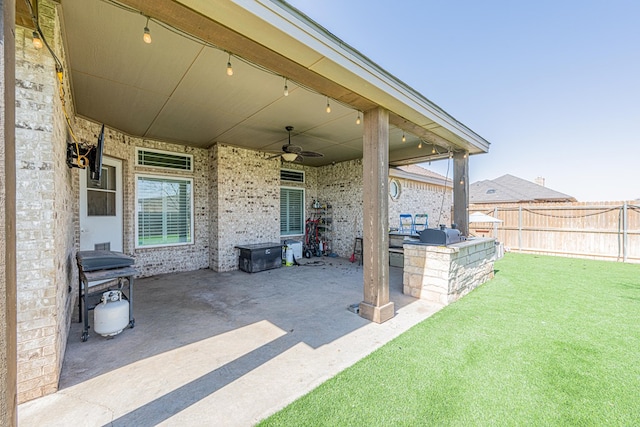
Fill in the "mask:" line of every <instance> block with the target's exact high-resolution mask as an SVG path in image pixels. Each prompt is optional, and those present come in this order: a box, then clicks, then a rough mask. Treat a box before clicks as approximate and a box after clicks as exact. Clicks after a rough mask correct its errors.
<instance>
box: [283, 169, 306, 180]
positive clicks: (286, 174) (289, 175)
mask: <svg viewBox="0 0 640 427" xmlns="http://www.w3.org/2000/svg"><path fill="white" fill-rule="evenodd" d="M280 180H282V181H289V182H300V183H304V172H303V171H296V170H291V169H280Z"/></svg>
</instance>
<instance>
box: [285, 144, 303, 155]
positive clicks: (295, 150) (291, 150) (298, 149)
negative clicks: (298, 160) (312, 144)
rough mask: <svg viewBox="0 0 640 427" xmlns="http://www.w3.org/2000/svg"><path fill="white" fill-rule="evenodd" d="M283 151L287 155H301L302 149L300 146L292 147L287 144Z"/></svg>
mask: <svg viewBox="0 0 640 427" xmlns="http://www.w3.org/2000/svg"><path fill="white" fill-rule="evenodd" d="M282 151H284V152H285V153H296V154H298V153H300V152H301V151H302V147H300V146H298V145H291V144H286V145H283V146H282Z"/></svg>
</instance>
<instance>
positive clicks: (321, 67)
mask: <svg viewBox="0 0 640 427" xmlns="http://www.w3.org/2000/svg"><path fill="white" fill-rule="evenodd" d="M176 1H178V2H179V3H182V4H184V5H185V6H187V7H189V8H191V9H193V10H195V11H197V12H198V13H201V14H202V15H204V16H207V17H209V18H211V19H214V20H215V21H217V22H219V23H221V24H222V25H225V26H227V27H228V28H230V29H232V30H234V31H236V32H238V33H239V34H242V35H244V36H245V37H248V38H250V39H252V40H255V41H257V42H259V43H260V44H262V45H263V46H265V47H267V48H269V49H270V50H273V51H274V52H277V53H279V54H281V55H283V56H286V57H287V58H289V59H291V60H293V61H295V62H297V63H299V64H301V65H303V66H305V67H306V68H308V69H309V70H311V71H314V72H316V73H317V74H319V75H321V76H323V77H325V78H327V79H329V80H331V81H334V82H336V83H338V84H339V85H341V86H343V87H345V88H348V89H349V90H351V91H353V92H355V93H357V94H359V95H360V96H363V97H364V98H367V99H369V100H371V101H372V102H374V103H376V104H378V105H380V106H382V107H383V108H386V109H388V110H389V111H391V112H393V113H395V114H397V115H399V116H402V117H405V118H407V119H408V120H411V121H413V122H414V123H416V124H418V125H424V123H428V122H429V121H433V122H435V123H437V124H438V125H439V126H442V127H443V128H445V129H447V130H449V131H450V132H452V133H453V134H454V135H456V136H458V137H459V138H461V139H463V140H465V141H467V142H469V143H470V144H472V145H473V146H475V147H476V148H477V149H478V150H479V151H481V152H487V151H488V150H489V142H488V141H486V140H485V139H484V138H482V137H481V136H479V135H477V134H476V133H475V132H473V131H472V130H471V129H469V128H467V127H466V126H465V125H463V124H462V123H460V122H458V121H457V120H456V119H454V118H453V117H452V116H450V115H449V114H447V113H446V112H445V111H444V110H442V109H441V108H440V107H438V106H437V105H436V104H434V103H432V102H431V101H429V100H428V99H427V98H426V97H424V96H423V95H421V94H420V93H418V92H417V91H415V90H414V89H412V88H410V87H409V86H407V85H406V84H404V83H402V82H401V81H400V80H399V79H397V78H395V77H394V76H392V75H391V74H389V73H387V72H386V71H384V70H383V69H382V68H381V67H379V66H378V65H376V64H375V63H373V62H372V61H371V60H369V59H368V58H366V57H365V56H364V55H362V54H361V53H359V52H357V51H356V50H355V49H353V48H352V47H350V46H349V45H347V44H345V43H344V42H342V41H341V40H340V39H338V38H337V37H335V36H334V35H332V34H331V33H330V32H328V31H327V30H325V29H324V28H322V27H321V26H319V25H318V24H316V23H315V22H313V21H312V20H311V19H309V18H308V17H306V16H305V15H303V14H301V13H300V12H298V11H296V10H295V9H293V8H292V7H290V6H288V5H287V4H285V3H282V2H277V1H270V0H231V1H229V0H176ZM421 122H422V123H421Z"/></svg>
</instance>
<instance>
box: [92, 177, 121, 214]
mask: <svg viewBox="0 0 640 427" xmlns="http://www.w3.org/2000/svg"><path fill="white" fill-rule="evenodd" d="M87 216H116V168H115V167H114V166H107V165H103V166H102V172H101V173H100V181H93V180H92V179H91V178H90V174H89V173H88V172H87Z"/></svg>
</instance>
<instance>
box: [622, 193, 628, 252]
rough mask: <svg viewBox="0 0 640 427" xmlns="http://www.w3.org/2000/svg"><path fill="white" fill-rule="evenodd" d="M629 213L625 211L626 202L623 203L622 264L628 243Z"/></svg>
mask: <svg viewBox="0 0 640 427" xmlns="http://www.w3.org/2000/svg"><path fill="white" fill-rule="evenodd" d="M628 221H629V213H628V210H627V202H624V205H623V206H622V262H627V243H628V237H627V236H628V234H627V229H628V228H629V222H628Z"/></svg>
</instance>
